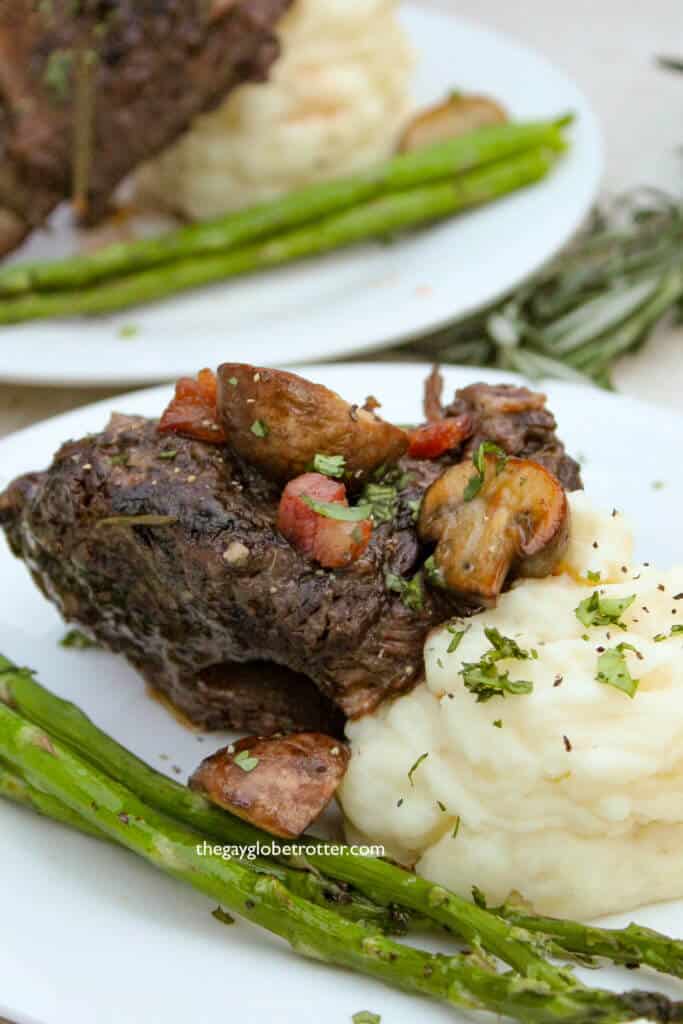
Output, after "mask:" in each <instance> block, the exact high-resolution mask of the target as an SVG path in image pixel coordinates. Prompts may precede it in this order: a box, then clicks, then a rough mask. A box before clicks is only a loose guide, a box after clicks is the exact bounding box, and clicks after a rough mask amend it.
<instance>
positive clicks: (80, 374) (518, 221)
mask: <svg viewBox="0 0 683 1024" xmlns="http://www.w3.org/2000/svg"><path fill="white" fill-rule="evenodd" d="M403 17H404V21H405V24H406V28H407V30H408V32H409V35H410V37H411V39H412V41H413V45H414V48H415V50H416V52H417V56H418V68H417V79H416V83H415V98H416V103H417V105H418V106H419V105H424V104H426V103H430V102H433V101H434V100H436V99H439V98H441V97H443V95H444V94H445V93H446V92H448V91H449V90H450V89H453V88H455V87H457V88H459V89H464V90H474V91H482V92H486V93H489V94H490V95H492V96H495V97H497V98H498V99H500V100H502V101H503V102H504V103H505V104H506V106H507V107H508V108H509V110H510V111H511V113H512V114H513V116H514V117H516V118H542V117H553V116H556V115H557V114H560V113H564V112H566V111H570V110H571V111H574V112H575V113H576V114H577V118H578V119H577V122H576V125H575V127H574V128H573V129H572V133H571V134H572V143H573V145H572V149H571V151H570V152H569V154H568V155H567V156H566V158H565V159H564V160H563V161H562V162H561V163H560V165H559V167H558V168H557V169H556V170H555V172H554V173H553V174H551V176H550V177H549V178H548V179H547V180H546V181H544V182H542V183H541V184H540V185H536V186H534V187H533V188H530V189H528V190H526V191H524V192H521V193H519V194H517V195H513V196H510V197H508V198H507V199H505V200H502V201H501V202H500V203H496V204H494V205H493V206H490V207H484V208H482V209H481V210H477V211H475V212H472V213H469V214H466V215H464V216H462V217H459V218H456V219H454V220H452V221H449V222H446V223H443V224H439V225H436V226H434V227H431V228H429V229H428V230H425V231H423V232H421V233H419V234H415V235H412V236H409V237H405V238H402V239H401V240H400V241H398V242H396V243H394V244H393V245H388V246H387V245H379V244H377V245H367V246H363V247H356V248H354V249H351V250H348V251H347V252H342V253H339V254H336V255H335V254H333V255H331V256H329V257H326V258H322V259H316V260H314V261H310V262H307V263H300V264H297V265H293V266H291V267H285V268H282V269H280V270H276V271H272V272H269V273H267V274H258V275H255V276H253V277H251V278H243V279H240V280H236V281H232V282H229V283H226V284H222V285H216V286H214V287H211V288H207V289H203V290H201V291H200V292H194V293H191V294H187V295H184V296H182V297H180V298H177V299H172V300H169V301H166V302H164V303H159V304H157V305H154V306H147V307H144V308H140V309H134V310H131V311H130V312H128V313H124V314H121V315H117V316H113V317H106V318H101V319H99V320H91V321H84V320H80V321H59V322H45V323H36V324H26V325H22V326H20V327H7V328H2V329H1V334H0V380H5V381H9V382H16V383H30V382H33V383H46V384H55V385H71V386H74V385H78V386H86V385H105V386H106V385H111V386H114V385H131V386H132V385H134V384H143V383H151V382H155V381H158V380H164V379H166V380H170V379H173V378H175V377H180V376H182V375H183V374H185V373H188V372H190V371H195V370H196V368H197V366H215V365H216V364H217V363H218V362H219V361H221V360H243V359H250V360H251V361H252V362H258V363H261V364H263V365H269V364H271V365H284V364H286V363H294V362H303V361H305V360H316V359H317V360H320V359H327V358H329V357H331V356H338V355H340V354H342V353H349V352H360V351H361V350H369V349H372V348H376V347H378V346H381V345H385V344H387V343H389V342H391V341H393V340H396V339H404V338H408V337H410V336H412V335H415V334H419V333H423V332H426V331H428V330H430V329H432V328H435V327H438V326H440V325H441V324H443V323H445V322H447V321H448V320H452V319H455V318H457V317H460V316H462V315H463V314H465V313H468V312H471V311H472V310H474V309H476V308H477V307H478V306H481V305H483V304H484V303H486V302H488V301H490V300H492V299H494V298H496V297H497V296H499V295H501V294H502V293H503V292H506V291H507V290H508V289H510V288H512V287H513V286H514V285H516V284H517V283H518V282H519V281H521V280H522V279H523V278H524V277H526V276H527V275H528V274H530V273H531V272H532V271H534V270H536V269H537V268H538V267H540V266H541V265H542V264H543V263H544V262H545V261H546V260H547V259H548V258H549V257H550V256H552V255H553V253H554V252H556V250H557V249H559V248H560V247H561V246H562V245H563V244H564V243H565V242H566V241H567V239H568V238H569V237H570V236H571V234H572V233H573V231H574V230H575V229H576V227H577V226H578V224H579V223H580V222H581V220H582V219H583V217H584V215H585V214H586V212H587V211H588V209H589V207H590V205H591V203H592V201H593V200H594V198H595V195H596V192H597V188H598V184H599V180H600V174H601V169H602V150H601V142H600V135H599V131H598V128H597V124H596V120H595V117H594V115H593V113H592V111H591V110H590V108H589V106H588V104H587V102H586V100H585V98H584V97H583V96H582V94H581V93H580V92H579V90H578V89H577V88H576V87H575V86H574V85H573V84H572V83H571V82H570V81H569V80H568V79H567V78H566V77H565V76H564V75H563V74H562V73H561V72H560V71H558V70H557V69H556V68H554V67H552V65H551V64H549V63H548V62H547V61H546V60H545V59H544V58H542V57H539V56H538V55H537V54H535V53H533V52H531V51H530V50H527V49H526V48H524V47H522V46H519V45H518V44H517V43H515V42H513V41H511V40H510V39H508V38H506V37H504V36H500V35H497V34H495V33H493V32H489V31H487V30H485V29H482V28H479V27H477V26H476V25H473V24H471V23H470V22H467V21H463V20H461V19H459V18H453V17H449V16H447V15H445V14H438V13H435V12H428V11H424V10H418V9H417V8H414V7H413V6H412V5H410V4H407V5H405V7H404V8H403ZM65 214H66V211H64V210H62V211H61V215H60V216H58V218H57V222H56V226H55V229H54V231H53V232H52V233H51V234H49V233H45V232H44V233H43V234H42V235H41V236H39V237H36V238H34V239H32V241H31V242H30V243H29V246H28V248H27V250H26V251H25V254H28V255H30V257H31V258H42V257H43V256H45V255H47V254H49V255H50V256H54V255H55V254H56V253H58V252H59V251H60V250H62V251H63V250H64V249H65V248H68V247H69V245H70V244H71V245H73V238H71V239H70V237H69V231H68V228H67V226H66V216H65ZM20 258H23V255H22V256H20ZM129 324H135V326H136V327H138V328H139V333H138V334H137V335H136V337H135V338H134V339H128V340H123V339H122V338H121V337H120V334H119V332H120V329H121V327H122V326H123V325H129Z"/></svg>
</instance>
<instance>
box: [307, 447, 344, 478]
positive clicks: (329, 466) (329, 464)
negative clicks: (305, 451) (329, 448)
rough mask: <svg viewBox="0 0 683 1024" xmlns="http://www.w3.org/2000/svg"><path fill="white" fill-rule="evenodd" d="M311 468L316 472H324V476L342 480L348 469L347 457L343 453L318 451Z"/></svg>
mask: <svg viewBox="0 0 683 1024" xmlns="http://www.w3.org/2000/svg"><path fill="white" fill-rule="evenodd" d="M311 469H312V470H313V472H314V473H322V475H323V476H329V477H332V479H334V480H341V478H342V477H343V476H344V470H345V469H346V459H345V458H344V456H343V455H322V454H321V453H320V452H318V453H317V454H316V455H314V456H313V462H312V463H311Z"/></svg>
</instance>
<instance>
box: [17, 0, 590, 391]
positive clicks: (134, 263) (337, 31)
mask: <svg viewBox="0 0 683 1024" xmlns="http://www.w3.org/2000/svg"><path fill="white" fill-rule="evenodd" d="M107 10H108V9H107ZM0 47H1V48H2V50H1V52H2V53H3V54H4V60H3V63H2V65H1V66H0V97H1V98H2V109H3V112H4V114H3V121H2V123H1V124H0V132H1V135H0V138H1V139H2V151H1V152H2V157H1V158H0V253H2V254H4V255H5V259H4V260H3V264H2V266H1V267H0V324H2V325H3V336H4V339H5V341H6V342H7V343H9V342H13V341H15V340H16V342H17V345H16V346H14V345H9V344H6V345H5V346H4V347H3V349H2V352H8V350H9V349H10V348H11V349H12V352H11V353H9V352H8V354H6V355H5V356H2V352H0V374H1V375H3V376H5V377H11V378H12V379H14V380H17V379H25V378H30V379H34V378H35V374H39V375H42V376H43V378H44V379H46V380H50V381H60V380H61V382H65V381H66V380H69V381H78V380H80V381H82V382H83V383H86V382H91V383H92V382H94V381H96V380H99V381H103V380H106V381H107V382H108V383H111V382H112V381H114V380H125V379H130V380H133V379H137V380H144V379H151V378H158V376H159V373H160V367H161V366H162V359H161V358H160V356H159V351H160V349H159V346H162V347H163V351H164V361H165V364H166V374H164V375H167V374H169V373H171V374H172V373H173V372H174V371H175V370H176V369H177V372H178V373H180V372H182V371H186V372H189V371H190V369H191V367H190V366H189V365H188V364H187V362H184V363H183V352H181V351H180V350H179V349H178V342H179V331H182V330H184V327H183V324H184V325H186V326H187V325H189V324H190V323H191V324H192V326H193V328H194V329H195V330H196V328H197V325H198V324H203V327H204V329H202V330H201V331H200V332H199V333H200V334H201V336H202V339H203V340H202V346H203V349H204V351H205V352H206V353H207V356H209V357H211V359H212V362H217V361H218V358H219V353H225V352H226V339H230V340H231V342H232V343H235V339H236V337H237V334H239V337H240V344H241V345H242V348H243V347H244V344H245V343H247V336H248V335H250V333H251V332H253V331H254V329H255V327H256V324H255V322H254V312H255V308H256V307H258V314H259V320H258V327H259V334H260V336H261V343H260V347H261V353H260V355H261V357H262V358H263V359H264V360H265V359H271V360H272V361H273V362H274V361H276V360H279V361H284V360H285V359H287V360H290V361H291V359H292V358H302V357H305V356H307V355H309V354H310V352H309V351H308V350H307V348H308V347H310V346H312V334H313V331H314V320H315V319H316V317H317V307H316V305H315V303H314V304H313V305H311V298H312V297H313V296H316V295H317V296H321V295H326V296H328V298H329V300H330V302H333V301H339V302H341V303H343V306H344V308H345V310H346V311H347V312H346V321H347V330H346V332H345V334H346V341H345V342H344V344H345V346H346V349H347V350H348V349H349V348H350V347H353V346H354V345H356V346H357V345H359V344H361V345H365V346H367V345H369V344H370V343H371V342H370V337H371V336H372V339H373V343H374V344H377V343H381V342H385V341H386V340H387V338H388V337H390V336H391V337H392V338H394V337H396V336H398V335H397V330H396V326H398V325H394V324H393V323H392V324H389V323H387V319H386V318H387V312H386V311H387V309H388V308H393V309H395V310H396V316H397V317H398V318H399V319H400V321H401V324H400V332H401V334H402V335H403V336H405V335H407V334H409V333H411V332H413V331H414V330H415V327H418V326H419V327H420V328H421V329H423V330H426V329H428V328H429V327H431V326H434V325H435V324H436V323H437V322H443V320H444V319H445V318H447V317H449V316H450V317H452V316H456V315H458V314H462V313H463V312H466V311H467V310H468V309H471V308H473V307H474V306H475V305H477V304H480V303H481V302H482V301H483V300H485V299H490V298H492V297H494V296H495V295H497V294H499V293H500V292H501V291H503V290H505V289H506V288H509V287H510V286H511V285H512V284H514V283H516V282H517V281H519V280H520V279H521V278H522V277H523V276H524V275H525V274H526V273H528V272H529V271H530V270H532V269H535V268H536V267H537V266H538V265H539V264H540V263H541V262H543V261H544V260H545V259H546V258H547V257H548V256H549V255H551V253H552V251H553V250H554V249H555V248H556V247H557V246H558V245H559V244H561V243H562V242H563V241H564V240H565V239H566V238H567V236H568V234H569V233H570V232H571V231H572V229H573V228H574V227H576V225H577V223H578V221H579V220H580V218H581V216H582V214H583V213H585V211H586V208H587V206H588V204H589V202H590V200H591V198H592V196H593V193H594V190H595V187H596V183H597V177H598V173H599V145H598V142H597V135H596V131H595V126H594V123H593V119H592V115H591V113H590V111H589V110H588V109H587V107H586V105H585V102H584V100H583V98H582V97H581V96H580V94H578V93H577V92H576V90H574V89H573V87H572V86H570V84H569V83H567V82H566V81H565V80H564V79H562V78H561V76H559V75H556V74H555V73H554V72H552V71H551V70H550V69H548V68H547V67H546V66H545V65H544V64H542V62H541V61H539V60H537V59H536V58H535V57H533V55H529V54H526V53H524V52H518V51H517V49H515V48H514V47H513V46H511V45H508V46H506V45H505V44H502V43H500V42H499V41H498V40H496V39H495V38H494V37H489V36H488V35H487V34H486V33H485V32H482V31H481V30H475V29H473V28H472V27H470V26H467V25H461V24H459V23H457V22H454V21H453V19H449V18H446V17H444V16H440V15H436V14H429V13H425V12H415V11H414V10H412V9H411V8H410V7H407V8H405V9H403V8H401V9H400V10H399V5H398V4H397V3H395V2H387V0H357V2H354V3H350V4H343V5H342V4H339V3H337V2H335V0H325V2H324V3H322V2H319V0H318V2H315V3H313V2H309V0H267V2H266V0H240V2H239V3H230V4H227V5H226V4H223V3H219V2H216V3H215V4H205V3H200V2H199V0H197V2H194V3H190V4H183V5H178V4H176V3H173V2H167V3H164V4H154V5H150V6H148V5H144V4H143V5H135V6H134V5H130V4H120V5H117V7H116V10H115V12H113V13H112V11H109V12H108V13H107V11H103V10H101V9H100V7H99V5H98V4H97V3H95V2H94V0H93V2H92V3H90V2H89V0H88V2H87V3H85V4H84V5H81V7H80V9H79V11H78V12H76V13H74V11H73V10H72V9H71V6H70V4H69V3H67V2H66V0H64V2H60V0H55V2H54V3H50V4H47V5H38V6H36V5H33V4H32V3H17V4H14V5H8V6H7V8H6V9H5V10H4V11H3V13H2V14H1V15H0ZM454 54H457V59H456V60H454ZM219 56H220V58H221V59H220V61H219ZM454 67H455V68H457V76H456V77H454V71H453V68H454ZM520 68H523V69H524V75H523V76H521V75H520ZM522 80H523V81H524V83H526V84H525V85H524V88H523V89H522V87H521V82H522ZM169 82H172V83H173V84H172V87H170V88H168V87H166V84H165V83H169ZM534 83H535V84H534ZM132 97H134V100H133V99H132ZM124 136H125V137H126V139H131V140H134V142H131V144H126V145H119V144H118V143H117V140H119V139H121V138H122V137H124ZM65 200H68V201H69V202H67V203H65V202H64V201H65ZM489 204H493V205H492V207H491V210H490V211H489V210H488V209H487V207H488V205H489ZM475 210H476V213H474V214H473V215H471V216H470V215H468V216H467V217H464V218H463V217H458V218H457V219H456V220H453V218H454V216H455V215H456V214H458V215H461V214H464V213H466V212H468V211H475ZM532 210H533V211H534V212H533V213H532ZM489 214H490V216H489ZM440 222H443V223H441V226H439V227H438V229H437V225H438V224H439V223H440ZM179 225H180V226H179ZM453 230H455V232H456V233H455V234H453V233H452V232H453ZM491 232H492V233H491ZM506 233H509V235H510V236H513V235H514V236H519V235H520V234H523V235H524V238H525V241H524V244H520V245H519V246H518V248H517V251H516V253H515V260H514V261H512V260H510V261H508V259H507V258H506V256H505V254H504V253H501V254H500V255H499V256H498V257H496V259H494V260H491V259H490V258H489V259H488V260H487V265H488V275H487V276H486V279H485V280H481V281H478V280H477V276H476V266H477V265H478V263H477V261H478V258H479V257H478V254H480V253H483V252H486V251H490V249H491V243H492V240H493V239H494V238H496V239H498V238H500V237H501V236H503V235H506ZM388 239H391V240H398V245H399V247H400V250H401V252H400V261H399V262H400V268H398V267H397V266H396V263H397V260H396V258H395V257H394V256H393V255H392V253H391V252H389V251H388V247H387V245H386V242H387V240H388ZM22 243H23V244H22ZM363 243H365V245H363ZM444 243H445V244H447V245H448V246H449V247H450V246H451V245H453V246H454V247H456V248H457V247H459V251H461V252H464V251H467V252H468V253H469V262H470V263H472V262H473V263H474V264H475V266H474V268H472V267H468V266H462V267H459V268H457V269H458V271H459V272H458V275H457V281H456V283H455V285H454V282H453V280H452V278H453V274H449V275H448V278H449V279H448V280H445V279H444V280H443V282H442V274H443V266H442V263H443V253H444V250H443V245H444ZM19 246H21V247H20V248H18V247H19ZM473 246H474V248H473ZM338 250H344V251H343V252H338ZM346 250H348V252H347V251H346ZM332 253H334V254H335V255H334V256H330V255H329V254H332ZM323 256H327V258H326V259H323V258H322V257H323ZM55 257H57V258H56V259H55ZM463 262H464V261H463ZM290 264H291V267H290V266H289V265H290ZM285 266H286V268H287V269H282V268H284V267H285ZM454 269H455V268H454ZM276 271H277V272H276ZM437 271H438V273H437ZM236 278H239V280H235V279H236ZM387 288H389V289H390V290H392V293H393V298H392V299H391V300H389V301H388V302H383V301H382V298H381V296H380V295H379V292H381V291H383V290H386V289H387ZM442 289H443V291H442ZM416 296H421V298H422V300H423V301H422V302H421V303H417V304H416V303H415V301H414V299H415V297H416ZM385 298H386V299H388V298H389V297H388V296H387V295H385ZM397 301H398V302H399V305H396V302H397ZM330 302H328V303H327V312H328V314H329V306H330ZM445 302H447V306H445V307H444V303H445ZM465 304H466V306H467V309H466V308H465ZM283 306H284V307H285V308H289V309H290V310H291V312H292V315H296V317H297V318H299V319H301V330H297V331H295V332H294V334H295V335H297V336H298V335H300V336H301V339H300V340H299V341H298V342H297V344H296V346H295V348H296V351H292V343H291V335H290V340H289V342H288V344H287V345H282V344H281V341H280V340H277V325H278V321H279V320H280V311H281V309H282V308H283ZM354 309H355V311H356V312H353V311H354ZM350 314H351V315H350ZM361 314H362V315H361ZM82 317H86V318H87V319H85V320H82V319H81V318H82ZM73 318H78V320H77V323H78V327H79V330H78V332H77V335H76V342H74V341H73V327H74V325H73V324H70V323H68V322H67V323H64V320H65V319H66V320H67V321H68V320H69V319H73ZM33 321H46V324H45V325H44V326H41V325H40V324H39V325H37V326H35V327H32V326H30V324H31V322H33ZM266 321H272V325H271V326H270V327H269V329H268V330H266V331H264V330H263V323H264V322H266ZM354 321H357V326H355V327H354V326H353V322H354ZM380 321H381V323H380ZM332 322H334V317H329V316H328V319H327V324H328V326H327V328H326V335H327V336H328V337H327V339H326V342H327V344H326V349H327V350H328V351H329V352H333V351H340V350H341V348H340V346H341V345H342V342H341V339H340V340H335V339H334V338H333V337H331V335H332V333H333V332H332V329H331V327H330V324H331V323H332ZM22 324H28V326H25V327H22V328H19V327H18V326H15V325H22ZM315 330H316V333H317V329H315ZM236 332H237V333H236ZM359 332H361V333H363V332H364V334H365V337H364V338H361V337H360V336H359ZM309 333H310V334H311V339H310V340H308V339H307V335H308V334H309ZM122 341H128V342H133V341H135V349H136V352H135V355H136V358H134V359H127V358H121V349H122V346H121V342H122ZM90 342H97V343H99V348H97V349H93V348H92V346H91V347H90V349H89V348H88V345H89V343H90ZM73 344H76V345H80V346H81V349H85V351H83V352H81V353H80V358H77V357H75V356H76V352H75V351H73V352H72V345H73ZM316 344H317V341H316ZM34 345H35V346H37V350H38V351H42V350H47V356H46V359H47V360H48V362H47V363H46V361H45V358H42V357H41V358H38V359H35V358H34V359H33V360H32V364H33V367H34V369H33V374H34V378H31V375H30V371H29V370H28V369H27V367H28V366H29V362H28V360H29V359H30V358H31V356H30V351H31V349H32V348H33V346H34ZM41 346H42V349H41ZM264 346H265V347H264ZM53 351H54V353H55V355H54V363H52V359H53V356H52V352H53ZM79 351H80V350H79ZM90 351H93V352H94V351H97V356H93V357H91V356H90V354H89V353H90ZM235 351H237V349H236V350H235ZM311 351H312V352H314V353H316V354H317V353H318V352H319V345H317V347H315V348H312V349H311ZM169 353H170V357H171V359H172V360H173V361H174V365H171V366H169V364H168V360H169ZM228 354H229V353H228ZM2 359H4V364H3V362H2ZM103 367H107V369H106V370H103ZM153 367H154V369H153ZM134 374H136V375H137V376H134Z"/></svg>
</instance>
